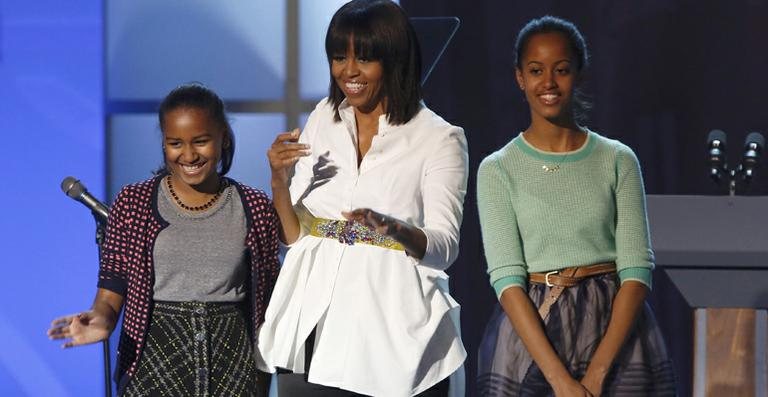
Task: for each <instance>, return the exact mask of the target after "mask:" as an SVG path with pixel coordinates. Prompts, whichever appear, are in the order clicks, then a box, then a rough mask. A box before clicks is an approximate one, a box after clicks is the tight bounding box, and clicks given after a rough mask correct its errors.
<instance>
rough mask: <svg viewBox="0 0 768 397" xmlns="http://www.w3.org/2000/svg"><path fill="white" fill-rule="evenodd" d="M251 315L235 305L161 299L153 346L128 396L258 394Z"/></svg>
mask: <svg viewBox="0 0 768 397" xmlns="http://www.w3.org/2000/svg"><path fill="white" fill-rule="evenodd" d="M246 317H247V316H246V314H245V313H244V312H243V310H241V309H240V308H239V305H237V304H234V303H204V302H155V305H154V308H153V310H152V317H151V319H150V322H149V324H150V325H149V333H148V335H147V344H146V345H145V347H144V351H143V352H142V355H141V359H140V360H139V366H138V369H137V371H136V374H135V375H134V376H133V378H132V379H131V380H130V382H129V383H128V385H127V386H126V389H125V391H124V392H123V394H122V395H124V396H127V397H133V396H199V397H203V396H251V395H255V393H256V363H255V360H254V355H253V346H252V342H251V338H250V337H249V335H248V332H247V327H246V324H247V320H246Z"/></svg>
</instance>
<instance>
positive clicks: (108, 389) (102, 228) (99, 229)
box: [91, 212, 112, 397]
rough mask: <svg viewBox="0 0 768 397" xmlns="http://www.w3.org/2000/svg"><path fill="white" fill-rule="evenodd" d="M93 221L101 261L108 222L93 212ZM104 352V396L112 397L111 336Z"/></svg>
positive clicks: (103, 346)
mask: <svg viewBox="0 0 768 397" xmlns="http://www.w3.org/2000/svg"><path fill="white" fill-rule="evenodd" d="M91 214H92V215H93V219H94V220H95V221H96V246H97V247H98V253H99V260H101V246H102V244H103V243H104V235H105V234H106V224H105V223H106V222H105V221H104V220H103V219H102V218H100V217H99V215H98V214H96V212H91ZM101 344H102V351H103V353H104V354H103V356H104V396H106V397H112V382H111V379H110V376H111V372H112V370H111V368H110V367H111V359H110V352H109V336H107V339H104V340H103V341H102V342H101Z"/></svg>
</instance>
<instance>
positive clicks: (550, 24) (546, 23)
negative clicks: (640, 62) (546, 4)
mask: <svg viewBox="0 0 768 397" xmlns="http://www.w3.org/2000/svg"><path fill="white" fill-rule="evenodd" d="M543 33H559V34H561V35H563V37H565V39H566V40H567V41H568V44H569V45H570V46H571V50H572V51H573V54H574V55H575V56H576V66H577V70H578V72H579V73H580V74H581V73H582V72H583V71H584V70H585V69H586V68H587V67H588V66H589V54H588V52H587V42H586V40H584V36H583V35H582V34H581V32H579V29H578V28H577V27H576V25H574V24H573V23H571V22H569V21H566V20H565V19H562V18H558V17H553V16H551V15H545V16H543V17H541V18H535V19H532V20H530V21H529V22H528V23H527V24H525V26H523V28H522V29H520V32H519V33H518V34H517V40H516V41H515V53H514V56H515V67H516V68H517V69H519V70H522V66H523V65H522V62H523V55H524V54H525V51H526V50H527V49H528V43H529V42H530V41H531V37H533V36H535V35H537V34H543ZM591 108H592V104H591V103H589V101H588V100H587V99H586V98H585V96H584V94H583V93H582V92H581V90H579V89H578V88H577V89H575V90H574V92H573V118H574V120H576V121H577V122H583V121H586V120H587V112H588V111H589V109H591Z"/></svg>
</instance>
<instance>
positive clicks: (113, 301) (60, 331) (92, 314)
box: [48, 288, 123, 348]
mask: <svg viewBox="0 0 768 397" xmlns="http://www.w3.org/2000/svg"><path fill="white" fill-rule="evenodd" d="M122 306H123V296H122V295H120V294H117V293H115V292H112V291H110V290H108V289H104V288H99V289H98V292H97V293H96V297H95V298H94V300H93V305H92V306H91V309H90V310H88V311H85V312H82V313H78V314H73V315H69V316H64V317H60V318H57V319H55V320H53V322H52V323H51V328H50V329H48V337H49V338H50V339H53V340H57V339H68V341H66V342H65V343H64V345H62V347H65V348H66V347H73V346H80V345H86V344H89V343H95V342H99V341H102V340H104V339H107V338H109V335H110V334H111V333H112V331H113V330H114V329H115V324H117V318H118V316H119V315H120V308H121V307H122Z"/></svg>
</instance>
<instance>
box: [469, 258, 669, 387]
mask: <svg viewBox="0 0 768 397" xmlns="http://www.w3.org/2000/svg"><path fill="white" fill-rule="evenodd" d="M618 285H619V282H618V280H617V277H616V274H615V273H611V274H605V275H601V276H596V277H591V278H589V279H586V280H583V281H582V282H580V283H579V284H578V285H577V286H575V287H571V288H566V289H565V291H564V292H563V294H562V295H561V296H560V297H559V298H558V300H557V301H556V303H555V304H554V305H553V306H552V309H551V311H550V314H549V317H548V319H547V321H546V324H545V331H546V334H547V337H548V338H549V341H550V342H551V343H552V346H553V347H554V349H555V351H556V352H557V353H558V355H559V356H560V359H561V360H562V362H563V363H564V364H565V366H566V368H568V370H569V372H570V373H571V375H572V376H573V377H574V379H577V380H578V379H581V378H582V377H583V376H584V372H585V371H586V369H587V365H588V364H589V360H590V358H591V357H592V354H593V353H594V352H595V349H597V345H598V344H599V343H600V340H601V337H602V335H603V334H604V333H605V330H606V328H607V327H608V321H609V319H610V316H609V314H610V313H611V305H612V304H613V298H614V297H615V296H616V291H617V289H618ZM528 288H529V289H528V296H529V297H530V298H531V300H532V301H533V303H534V304H535V305H536V307H539V306H541V303H542V302H543V301H544V298H545V297H546V296H547V293H548V292H549V287H547V286H546V285H543V284H530V285H529V287H528ZM477 385H478V389H479V390H478V392H479V395H481V396H505V397H506V396H531V397H533V396H537V397H538V396H553V395H554V393H553V391H552V388H551V387H550V386H549V383H547V380H546V379H545V378H544V374H543V373H542V372H541V370H540V369H539V368H538V366H537V365H536V363H535V362H533V359H532V358H531V355H530V354H529V353H528V350H527V349H526V348H525V346H524V345H523V342H522V340H521V339H520V338H519V337H518V335H517V333H516V332H515V330H514V329H513V327H512V324H511V323H510V321H509V319H508V318H507V316H506V314H505V313H504V310H502V308H501V306H500V305H497V307H496V309H495V310H494V313H493V315H492V316H491V319H490V321H489V323H488V325H487V327H486V330H485V334H484V335H483V340H482V342H481V345H480V351H479V356H478V379H477ZM603 385H604V386H603V394H602V395H604V396H638V397H639V396H643V397H645V396H674V395H676V383H675V375H674V371H673V367H672V361H671V360H670V358H669V355H668V353H667V349H666V346H665V344H664V340H663V338H662V336H661V332H660V331H659V327H658V325H657V324H656V319H655V318H654V316H653V312H652V311H651V310H650V307H648V305H647V304H645V305H644V306H643V309H642V311H641V312H640V314H639V315H638V319H637V322H636V323H635V327H634V330H633V331H632V332H631V333H630V335H629V336H628V337H627V340H626V342H625V343H624V346H623V348H622V350H621V351H620V352H619V354H618V355H617V357H616V359H615V361H614V365H613V368H612V369H611V371H610V373H609V374H608V376H607V377H606V379H605V382H604V383H603Z"/></svg>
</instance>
